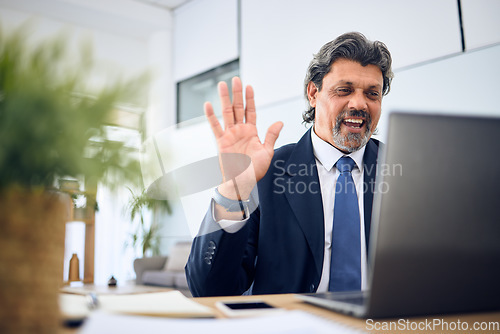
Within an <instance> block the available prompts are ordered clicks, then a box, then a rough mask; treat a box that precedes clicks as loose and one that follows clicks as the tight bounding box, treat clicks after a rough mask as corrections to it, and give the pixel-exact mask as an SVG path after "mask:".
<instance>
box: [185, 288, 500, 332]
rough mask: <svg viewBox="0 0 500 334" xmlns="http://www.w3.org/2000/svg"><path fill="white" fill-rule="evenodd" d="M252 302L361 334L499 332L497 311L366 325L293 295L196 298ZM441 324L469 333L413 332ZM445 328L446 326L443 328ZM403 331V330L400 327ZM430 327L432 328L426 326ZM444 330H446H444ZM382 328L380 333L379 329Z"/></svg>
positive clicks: (202, 301)
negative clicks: (303, 314)
mask: <svg viewBox="0 0 500 334" xmlns="http://www.w3.org/2000/svg"><path fill="white" fill-rule="evenodd" d="M249 299H261V300H264V301H266V302H268V303H269V304H271V305H273V306H278V307H282V308H285V309H289V310H302V311H306V312H309V313H312V314H315V315H317V316H320V317H322V318H326V319H329V320H332V321H336V322H340V323H342V324H345V325H348V326H351V327H353V328H356V329H359V330H361V331H365V332H370V333H382V332H383V333H412V332H414V333H416V332H418V333H500V328H498V327H499V326H500V311H498V312H487V313H467V314H446V315H435V316H428V317H412V318H403V319H402V320H400V319H398V318H396V319H377V321H373V323H367V322H366V320H365V319H357V318H354V317H350V316H347V315H343V314H340V313H336V312H332V311H329V310H327V309H323V308H320V307H316V306H313V305H310V304H307V303H304V302H302V301H301V300H299V299H297V298H296V297H295V296H294V295H293V294H283V295H260V296H238V297H234V296H233V297H203V298H194V300H195V301H196V302H198V303H200V304H202V305H205V306H209V307H212V308H214V309H215V302H216V301H224V300H249ZM215 312H216V316H217V317H218V318H224V315H223V314H222V313H221V312H220V311H219V310H217V309H215ZM434 319H436V320H435V321H436V322H437V321H441V323H444V324H447V326H448V328H449V329H452V328H453V326H462V327H459V328H465V327H463V326H467V327H468V328H467V330H462V331H460V330H456V329H455V330H448V331H447V330H444V329H446V327H441V326H436V327H434V329H435V330H426V329H425V328H422V329H423V330H418V328H416V330H415V331H412V330H411V327H412V326H413V327H414V326H424V325H425V324H426V321H427V323H429V322H432V321H434ZM398 321H403V322H404V324H405V326H406V328H409V329H408V330H404V331H402V330H401V329H400V330H390V329H389V330H386V329H385V328H387V326H390V322H393V323H394V324H393V325H396V324H397V323H398ZM476 322H477V323H478V325H483V326H489V327H490V328H489V330H477V331H475V330H473V326H474V324H475V323H476ZM443 326H445V325H443ZM400 328H401V327H400ZM427 328H429V326H428V327H427ZM443 328H444V329H443ZM377 329H379V330H377Z"/></svg>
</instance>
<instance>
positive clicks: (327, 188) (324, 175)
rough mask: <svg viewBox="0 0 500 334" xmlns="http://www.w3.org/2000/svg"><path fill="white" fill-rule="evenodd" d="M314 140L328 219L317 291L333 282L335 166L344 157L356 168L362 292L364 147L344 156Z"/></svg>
mask: <svg viewBox="0 0 500 334" xmlns="http://www.w3.org/2000/svg"><path fill="white" fill-rule="evenodd" d="M311 139H312V146H313V152H314V156H315V158H316V166H317V167H318V176H319V184H320V186H321V197H322V199H323V211H324V212H323V214H324V217H325V221H324V224H325V249H324V256H323V271H322V273H321V280H320V283H319V286H318V290H317V292H325V291H328V283H329V281H330V258H331V251H332V229H333V210H334V203H335V183H336V182H337V178H338V177H339V175H340V172H339V171H338V169H337V168H336V167H334V166H335V164H336V163H337V161H338V160H339V159H340V158H342V157H343V156H348V157H351V158H352V159H353V160H354V162H355V163H356V166H355V167H354V169H353V171H352V178H353V180H354V184H355V185H356V192H357V195H358V205H359V218H360V219H359V223H360V226H359V227H360V236H359V237H360V241H361V289H362V290H365V289H366V271H367V269H366V241H365V219H364V207H363V203H364V199H363V173H364V172H363V155H364V153H365V147H366V146H363V147H362V148H361V149H359V150H358V151H356V152H354V153H351V154H344V153H342V152H341V151H339V150H338V149H337V148H335V147H334V146H332V145H331V144H329V143H327V142H325V141H324V140H322V139H321V138H319V137H318V135H316V133H315V132H314V131H311Z"/></svg>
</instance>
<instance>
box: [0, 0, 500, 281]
mask: <svg viewBox="0 0 500 334" xmlns="http://www.w3.org/2000/svg"><path fill="white" fill-rule="evenodd" d="M165 3H166V2H164V3H163V4H162V2H161V1H160V0H143V1H142V0H141V1H140V0H86V1H85V0H0V22H1V28H2V29H3V30H9V29H11V28H13V27H16V26H18V25H19V24H21V23H23V22H25V21H26V20H31V21H32V27H33V29H32V31H33V33H32V35H31V36H30V38H32V39H33V40H39V39H41V38H44V37H45V36H52V35H53V34H55V33H57V32H60V31H61V30H63V31H66V32H68V34H69V35H70V36H71V37H72V38H71V39H72V43H73V42H74V50H75V52H76V50H77V48H76V45H78V43H79V41H81V40H90V41H92V43H93V45H94V51H95V55H96V57H97V58H98V59H99V60H100V61H101V62H102V66H103V67H107V68H113V69H116V70H117V71H120V72H121V73H122V74H123V75H124V76H133V75H134V74H136V73H141V72H143V71H145V70H151V72H152V73H153V81H152V84H151V87H150V93H149V99H148V100H149V101H148V107H147V108H146V109H145V110H143V111H142V112H144V113H145V123H146V131H147V132H146V137H147V138H155V137H156V138H158V139H159V141H161V140H160V139H161V138H163V137H162V134H163V133H164V132H165V130H166V129H168V131H169V132H171V133H174V134H175V136H176V138H177V140H176V146H177V147H176V148H175V149H176V150H177V151H178V152H182V163H183V164H189V163H190V162H195V161H199V160H202V159H204V158H209V157H213V156H215V155H216V146H215V142H214V140H213V137H212V134H211V132H210V129H209V127H208V125H207V124H206V122H204V121H203V118H202V117H198V118H196V117H194V118H193V119H191V120H190V121H187V122H186V123H184V124H182V126H177V125H176V123H177V115H178V104H177V96H178V91H177V89H178V87H179V84H180V83H182V82H184V81H185V80H188V79H192V78H196V77H197V76H199V75H202V74H204V73H207V72H208V71H211V70H214V69H217V68H220V66H222V65H224V64H227V63H230V62H234V61H236V60H237V61H238V63H239V67H238V71H239V74H240V76H241V78H242V80H243V83H244V84H251V85H252V86H253V87H254V90H255V95H256V105H257V111H258V129H259V132H260V133H261V134H262V135H263V134H264V133H265V131H266V130H267V127H268V126H269V125H270V124H272V123H274V122H275V121H278V120H281V121H283V122H284V124H285V126H284V129H283V131H282V133H281V135H280V138H279V139H278V141H277V143H276V146H281V145H283V144H286V143H290V142H295V141H297V140H298V139H299V138H300V137H301V136H302V134H303V133H304V132H305V131H306V127H305V126H304V125H303V124H301V122H302V118H301V114H302V111H303V110H304V109H305V105H306V104H305V100H304V97H303V79H304V75H305V71H306V68H307V65H308V63H309V61H310V59H311V57H312V54H313V53H315V52H317V51H318V50H319V48H320V47H321V46H322V45H323V44H324V43H325V42H327V41H329V40H331V39H333V38H335V37H336V36H338V35H339V34H341V33H344V32H347V31H360V32H362V33H364V34H365V35H366V36H367V37H368V38H369V39H377V40H381V41H383V42H384V43H386V44H387V46H388V48H389V50H391V52H392V56H393V60H394V63H393V67H394V72H395V79H394V80H393V85H392V90H391V92H390V94H389V95H388V96H387V97H385V98H384V100H383V103H382V112H383V113H382V119H381V122H380V124H379V134H378V137H379V138H380V139H382V140H384V138H385V135H386V131H387V119H388V115H389V113H390V112H391V111H394V110H402V111H419V112H439V113H448V114H481V115H492V116H500V107H499V104H498V102H497V95H498V92H500V81H499V78H500V65H499V64H498V61H499V59H500V21H499V20H498V15H499V14H500V1H498V0H458V1H457V0H420V1H401V0H378V1H370V0H352V1H348V2H346V1H337V0H307V1H305V0H190V1H183V0H179V1H176V0H171V1H169V2H168V3H169V4H168V5H167V6H165V5H164V4H165ZM72 46H73V45H72ZM101 79H102V78H100V77H99V74H98V73H97V74H96V78H95V80H96V82H99V80H101ZM212 85H215V82H214V83H212ZM208 96H211V97H214V98H215V96H214V94H213V93H211V95H208ZM214 102H215V101H214ZM189 108H190V109H195V110H194V111H193V114H194V115H196V114H197V113H198V114H199V115H202V108H203V107H202V105H201V104H200V105H198V106H196V105H195V106H190V107H189ZM422 133H423V135H424V134H425V129H422ZM464 135H467V134H464ZM132 137H133V138H135V139H134V140H135V141H134V142H133V143H131V145H132V146H135V147H136V148H137V149H138V150H139V149H140V145H141V143H140V139H137V138H136V137H134V135H133V134H130V133H128V135H125V139H124V140H127V138H128V140H130V138H132ZM485 144H488V143H485ZM492 144H494V143H492ZM165 145H167V144H165ZM165 151H168V149H167V148H166V147H165ZM165 159H168V156H166V157H165ZM209 196H210V190H209V189H207V190H204V191H200V192H198V193H195V194H191V195H189V196H184V197H183V198H180V199H178V200H176V201H174V202H173V204H174V212H173V214H172V215H169V216H159V217H157V216H155V219H157V220H159V221H160V222H161V223H162V232H161V236H162V253H165V254H167V253H168V252H169V249H170V247H171V245H172V244H173V243H174V242H176V241H177V240H187V239H190V238H192V237H193V236H194V234H195V233H196V230H197V226H198V224H199V222H200V221H201V218H202V216H203V214H204V213H205V211H206V209H207V208H208V198H209ZM98 200H99V201H100V203H102V204H101V208H102V209H101V210H100V211H99V212H98V213H97V215H96V267H95V282H96V283H103V282H105V281H106V280H107V278H108V277H109V275H111V274H114V275H116V276H117V277H118V278H119V279H129V278H133V275H134V274H133V270H132V260H133V257H134V254H133V253H132V252H130V250H126V251H124V246H123V243H124V239H126V238H127V233H129V232H128V231H127V227H128V226H129V225H130V224H128V222H127V221H126V218H125V217H124V214H123V206H124V203H125V202H126V201H127V192H126V191H121V192H118V193H112V192H111V190H109V189H106V188H104V187H101V188H100V189H99V193H98Z"/></svg>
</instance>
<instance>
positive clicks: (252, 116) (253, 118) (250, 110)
mask: <svg viewBox="0 0 500 334" xmlns="http://www.w3.org/2000/svg"><path fill="white" fill-rule="evenodd" d="M245 99H246V105H247V107H246V109H245V117H246V120H247V123H250V124H253V125H255V124H256V123H257V113H256V112H255V99H254V93H253V88H252V86H247V87H246V90H245Z"/></svg>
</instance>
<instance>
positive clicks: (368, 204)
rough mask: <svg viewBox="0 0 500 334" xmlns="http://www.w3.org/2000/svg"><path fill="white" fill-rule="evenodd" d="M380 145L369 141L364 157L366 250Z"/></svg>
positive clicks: (368, 240)
mask: <svg viewBox="0 0 500 334" xmlns="http://www.w3.org/2000/svg"><path fill="white" fill-rule="evenodd" d="M378 149H379V147H378V145H377V142H375V141H374V140H370V141H368V143H367V144H366V149H365V155H364V157H363V163H364V180H363V182H364V184H365V186H364V187H363V188H364V189H365V192H364V199H363V202H364V205H363V206H364V216H365V217H364V218H365V240H366V250H367V251H368V249H369V247H368V245H369V242H370V229H371V221H372V208H373V192H374V190H375V176H376V175H377V157H378Z"/></svg>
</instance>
